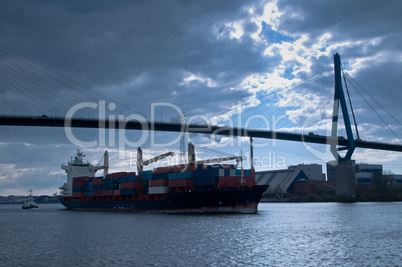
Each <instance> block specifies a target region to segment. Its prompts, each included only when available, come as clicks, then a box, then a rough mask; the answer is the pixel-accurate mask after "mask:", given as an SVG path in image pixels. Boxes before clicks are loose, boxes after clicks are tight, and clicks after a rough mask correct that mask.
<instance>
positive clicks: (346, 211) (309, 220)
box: [0, 202, 402, 266]
mask: <svg viewBox="0 0 402 267" xmlns="http://www.w3.org/2000/svg"><path fill="white" fill-rule="evenodd" d="M0 227H1V228H0V246H1V247H0V266H28V265H34V266H56V265H60V266H77V265H78V266H112V265H113V266H118V265H120V266H402V202H386V203H376V202H372V203H261V204H260V205H259V212H258V213H257V214H152V213H137V214H134V213H101V212H78V211H69V210H66V209H64V208H63V207H62V206H61V205H59V204H42V205H40V208H39V209H31V210H22V209H21V206H20V205H0Z"/></svg>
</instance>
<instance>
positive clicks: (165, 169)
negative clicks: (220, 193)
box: [154, 163, 197, 174]
mask: <svg viewBox="0 0 402 267" xmlns="http://www.w3.org/2000/svg"><path fill="white" fill-rule="evenodd" d="M196 169H197V166H196V165H195V164H194V163H191V164H181V165H173V166H167V167H159V168H155V169H154V173H155V174H158V173H172V172H186V171H195V170H196Z"/></svg>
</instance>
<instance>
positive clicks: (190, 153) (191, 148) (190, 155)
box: [188, 142, 243, 164]
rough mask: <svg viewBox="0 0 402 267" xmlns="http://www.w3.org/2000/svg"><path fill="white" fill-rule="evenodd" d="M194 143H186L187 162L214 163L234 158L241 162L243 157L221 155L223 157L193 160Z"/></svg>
mask: <svg viewBox="0 0 402 267" xmlns="http://www.w3.org/2000/svg"><path fill="white" fill-rule="evenodd" d="M194 151H195V150H194V145H193V143H191V142H190V143H189V144H188V163H196V164H203V163H214V162H222V161H230V160H236V162H237V163H239V162H241V161H242V160H243V159H242V157H239V156H232V157H223V158H215V159H206V160H198V161H196V160H195V152H194Z"/></svg>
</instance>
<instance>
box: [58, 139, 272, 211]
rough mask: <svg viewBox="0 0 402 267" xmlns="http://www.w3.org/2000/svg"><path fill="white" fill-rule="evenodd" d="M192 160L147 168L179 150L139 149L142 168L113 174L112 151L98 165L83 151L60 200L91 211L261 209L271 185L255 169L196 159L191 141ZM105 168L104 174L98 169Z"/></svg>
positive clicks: (74, 162)
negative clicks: (147, 153) (260, 181)
mask: <svg viewBox="0 0 402 267" xmlns="http://www.w3.org/2000/svg"><path fill="white" fill-rule="evenodd" d="M188 151H189V153H188V155H189V156H188V159H189V160H188V162H189V163H187V164H181V165H174V166H167V167H159V168H154V169H153V170H149V171H143V170H142V169H143V166H146V165H149V164H150V163H153V162H156V161H157V160H160V159H163V158H166V157H168V156H171V155H173V153H172V152H169V153H165V154H162V155H160V156H158V157H155V158H153V159H150V160H147V161H143V160H142V151H141V149H140V148H138V151H137V169H138V170H137V171H138V173H136V172H118V173H110V174H108V167H109V166H108V153H107V151H106V152H105V154H104V165H103V166H94V165H92V164H90V163H85V162H84V161H83V154H82V152H80V151H79V150H78V151H77V155H76V156H75V157H74V159H73V158H72V159H71V161H69V162H68V163H67V164H62V166H61V167H62V169H64V170H65V171H66V172H67V183H65V184H64V185H63V186H62V187H60V189H61V193H60V195H59V196H58V199H59V201H60V203H61V204H63V205H64V206H65V207H66V208H67V209H72V210H85V211H127V212H237V213H255V212H257V211H258V203H259V201H260V199H261V196H262V194H263V193H264V192H265V191H266V190H267V188H268V185H256V183H255V171H254V170H253V169H242V168H241V169H237V165H229V164H220V163H219V164H213V165H208V164H207V163H213V162H215V163H216V162H221V161H223V160H231V159H236V161H237V162H239V161H240V160H241V158H240V157H229V158H224V159H212V160H205V161H195V153H194V146H193V145H192V144H191V143H190V144H189V150H188ZM99 169H104V175H103V176H101V177H96V176H95V172H96V171H97V170H99Z"/></svg>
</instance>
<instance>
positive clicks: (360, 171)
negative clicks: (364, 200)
mask: <svg viewBox="0 0 402 267" xmlns="http://www.w3.org/2000/svg"><path fill="white" fill-rule="evenodd" d="M333 164H335V163H334V162H333V161H330V162H327V179H328V181H329V182H335V166H334V165H333ZM382 171H383V169H382V165H380V164H365V163H359V164H356V165H355V174H356V184H371V183H372V182H373V178H374V177H376V176H377V177H381V175H382Z"/></svg>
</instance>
